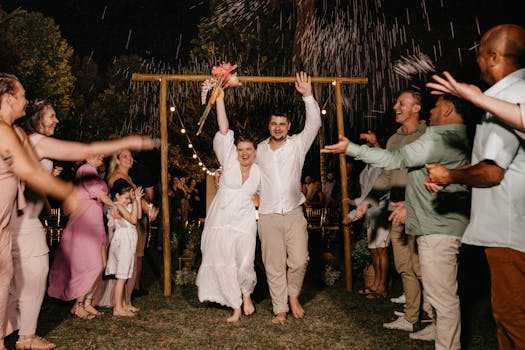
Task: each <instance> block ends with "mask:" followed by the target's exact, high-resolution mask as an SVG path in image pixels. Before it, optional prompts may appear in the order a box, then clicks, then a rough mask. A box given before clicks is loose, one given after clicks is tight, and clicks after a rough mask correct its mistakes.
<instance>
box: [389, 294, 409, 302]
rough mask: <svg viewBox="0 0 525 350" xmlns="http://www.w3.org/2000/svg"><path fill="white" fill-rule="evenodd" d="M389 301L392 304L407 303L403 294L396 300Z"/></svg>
mask: <svg viewBox="0 0 525 350" xmlns="http://www.w3.org/2000/svg"><path fill="white" fill-rule="evenodd" d="M390 301H391V302H393V303H394V304H404V303H406V302H407V298H406V296H405V293H403V294H401V295H400V296H398V297H397V298H391V299H390Z"/></svg>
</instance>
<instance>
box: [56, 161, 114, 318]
mask: <svg viewBox="0 0 525 350" xmlns="http://www.w3.org/2000/svg"><path fill="white" fill-rule="evenodd" d="M102 160H103V157H102V156H100V155H99V156H91V157H88V158H87V159H86V163H85V164H84V165H82V166H81V167H80V168H79V169H78V170H77V173H76V176H75V181H76V183H77V184H78V189H79V196H80V198H81V200H82V203H83V204H84V208H85V209H84V212H83V213H82V215H79V216H77V217H75V218H72V219H70V220H69V221H68V223H67V225H66V228H65V229H64V231H63V232H62V239H61V240H60V244H59V246H58V249H57V251H56V255H55V258H54V260H53V265H52V266H51V270H50V272H49V288H48V291H47V292H48V294H49V296H51V297H54V298H57V299H61V300H72V299H76V304H75V306H74V307H73V309H72V313H74V314H75V315H76V316H78V317H80V318H83V319H91V318H93V317H95V315H96V314H98V313H99V312H98V311H97V310H96V309H94V308H93V307H92V306H91V300H92V297H93V293H94V291H95V288H96V286H97V284H98V281H99V280H100V276H101V273H102V270H103V268H104V259H105V257H106V247H107V239H106V231H105V227H104V220H103V212H102V203H105V204H107V205H110V206H111V205H113V202H112V201H111V199H110V198H109V197H108V187H107V186H106V183H105V182H104V180H102V178H101V177H100V176H99V175H98V173H97V168H98V167H99V166H101V165H102ZM88 307H89V308H90V309H89V310H87V308H88ZM90 311H91V312H90Z"/></svg>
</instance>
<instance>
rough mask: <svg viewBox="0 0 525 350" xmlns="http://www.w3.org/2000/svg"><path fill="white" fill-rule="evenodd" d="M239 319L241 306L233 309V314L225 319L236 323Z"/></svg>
mask: <svg viewBox="0 0 525 350" xmlns="http://www.w3.org/2000/svg"><path fill="white" fill-rule="evenodd" d="M240 319H241V308H240V307H239V308H236V309H233V314H232V315H231V316H230V317H228V318H227V319H226V322H228V323H236V322H239V320H240Z"/></svg>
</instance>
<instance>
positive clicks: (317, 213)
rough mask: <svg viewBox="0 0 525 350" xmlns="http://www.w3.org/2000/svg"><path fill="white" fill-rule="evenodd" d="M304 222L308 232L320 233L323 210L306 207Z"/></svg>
mask: <svg viewBox="0 0 525 350" xmlns="http://www.w3.org/2000/svg"><path fill="white" fill-rule="evenodd" d="M306 222H307V226H306V227H307V229H308V231H309V232H312V231H321V229H322V223H323V209H322V208H312V207H306Z"/></svg>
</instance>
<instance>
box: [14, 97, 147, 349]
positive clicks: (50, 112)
mask: <svg viewBox="0 0 525 350" xmlns="http://www.w3.org/2000/svg"><path fill="white" fill-rule="evenodd" d="M21 120H22V122H21V123H20V124H22V125H23V128H24V129H25V131H26V132H27V133H28V134H29V137H28V139H29V142H30V143H31V145H32V146H33V148H34V150H35V152H36V156H37V158H38V160H39V161H40V164H41V165H42V166H43V167H44V169H46V171H48V172H50V173H51V172H52V173H53V175H54V176H57V175H58V173H59V172H58V168H57V167H56V166H55V167H54V166H53V161H52V159H58V160H66V161H76V160H81V159H84V158H86V157H88V156H89V155H91V154H96V153H103V152H110V153H111V152H115V151H118V150H119V149H122V148H127V147H131V148H133V149H137V150H142V149H151V148H152V147H153V146H154V142H153V140H151V139H150V138H148V137H141V136H129V137H124V138H121V139H116V140H112V141H99V142H93V143H90V144H85V143H79V142H73V141H63V140H58V139H56V138H53V137H51V136H53V134H54V133H55V128H56V125H57V124H58V122H59V121H58V119H57V116H56V113H55V110H54V108H53V106H52V105H51V104H50V103H48V102H46V101H43V100H36V101H33V102H32V103H30V105H29V108H28V113H27V115H26V117H25V118H23V119H21ZM26 197H27V201H26V202H27V205H26V207H25V208H24V209H23V210H21V211H20V210H17V209H16V208H13V213H12V216H11V221H10V223H9V230H10V231H11V233H12V235H13V244H12V252H13V265H14V270H15V274H14V278H13V280H12V282H11V291H10V295H9V302H8V303H9V306H8V318H9V324H8V328H7V329H8V332H12V331H14V330H17V329H18V337H19V341H20V342H24V344H25V345H26V346H33V347H36V346H39V347H45V346H48V347H51V346H53V344H52V343H49V342H48V341H47V340H44V339H42V338H40V337H37V336H36V335H35V332H36V327H37V321H38V315H39V312H40V306H41V304H42V301H43V298H44V294H45V290H46V287H47V274H48V270H49V255H48V252H49V249H48V247H47V242H46V236H45V230H44V228H43V226H42V223H41V221H40V219H39V215H40V214H41V212H42V208H43V207H44V204H45V203H46V202H47V201H46V198H45V197H43V196H41V195H39V194H38V193H35V192H34V191H32V190H31V189H26ZM89 307H91V305H90V306H89Z"/></svg>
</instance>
